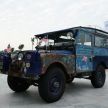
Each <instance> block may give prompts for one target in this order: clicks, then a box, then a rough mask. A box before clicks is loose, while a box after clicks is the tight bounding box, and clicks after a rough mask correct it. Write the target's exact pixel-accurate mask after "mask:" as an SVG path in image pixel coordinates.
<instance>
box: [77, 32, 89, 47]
mask: <svg viewBox="0 0 108 108" xmlns="http://www.w3.org/2000/svg"><path fill="white" fill-rule="evenodd" d="M76 43H77V44H80V45H87V46H91V35H90V33H87V32H85V31H79V33H78V36H77V39H76Z"/></svg>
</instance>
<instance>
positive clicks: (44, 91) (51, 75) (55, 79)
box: [39, 67, 65, 103]
mask: <svg viewBox="0 0 108 108" xmlns="http://www.w3.org/2000/svg"><path fill="white" fill-rule="evenodd" d="M64 89H65V76H64V72H63V71H62V69H61V68H58V67H51V68H50V69H48V71H47V73H46V74H45V75H44V76H42V77H41V79H40V82H39V94H40V96H41V97H42V99H44V100H45V101H46V102H50V103H51V102H55V101H57V100H59V99H60V98H61V96H62V95H63V93H64Z"/></svg>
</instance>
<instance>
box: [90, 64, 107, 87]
mask: <svg viewBox="0 0 108 108" xmlns="http://www.w3.org/2000/svg"><path fill="white" fill-rule="evenodd" d="M105 79H106V74H105V68H104V66H102V65H99V66H98V67H97V69H96V71H95V72H93V73H92V77H91V83H92V85H93V87H94V88H101V87H103V85H104V83H105Z"/></svg>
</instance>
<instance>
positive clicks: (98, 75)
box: [0, 27, 108, 102]
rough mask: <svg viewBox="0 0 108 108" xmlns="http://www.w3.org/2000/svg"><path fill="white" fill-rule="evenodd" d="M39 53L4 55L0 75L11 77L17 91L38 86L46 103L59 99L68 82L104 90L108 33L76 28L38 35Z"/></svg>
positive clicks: (107, 64)
mask: <svg viewBox="0 0 108 108" xmlns="http://www.w3.org/2000/svg"><path fill="white" fill-rule="evenodd" d="M35 39H36V40H37V43H38V45H37V46H36V50H25V51H17V52H15V51H14V52H12V53H1V54H0V72H1V73H3V74H7V75H8V77H7V82H8V85H9V87H10V88H11V89H12V90H13V91H15V92H23V91H26V90H27V89H28V88H29V87H30V86H31V85H34V86H38V90H39V94H40V96H41V97H42V99H44V100H45V101H46V102H55V101H57V100H59V99H60V98H61V97H62V95H63V93H64V90H65V85H66V83H71V82H72V81H73V80H74V78H85V79H89V80H90V81H91V83H92V85H93V87H94V88H101V87H103V85H104V83H105V79H106V74H105V69H107V68H108V33H107V32H105V31H102V30H99V29H95V28H90V27H74V28H69V29H65V30H59V31H54V32H49V33H43V34H37V35H35Z"/></svg>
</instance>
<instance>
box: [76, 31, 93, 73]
mask: <svg viewBox="0 0 108 108" xmlns="http://www.w3.org/2000/svg"><path fill="white" fill-rule="evenodd" d="M92 38H93V36H92V34H91V33H89V32H87V31H84V30H79V31H78V34H77V36H76V72H78V73H80V72H88V71H92V70H93V63H92V57H93V47H92Z"/></svg>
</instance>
